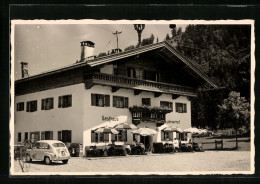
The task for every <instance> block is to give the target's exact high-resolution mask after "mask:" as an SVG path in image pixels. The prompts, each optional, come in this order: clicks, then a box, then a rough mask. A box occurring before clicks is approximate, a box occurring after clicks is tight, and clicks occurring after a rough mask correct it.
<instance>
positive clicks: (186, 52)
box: [10, 19, 255, 176]
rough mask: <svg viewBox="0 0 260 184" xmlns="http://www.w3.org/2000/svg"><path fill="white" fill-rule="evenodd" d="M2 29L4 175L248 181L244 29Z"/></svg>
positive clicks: (247, 35)
mask: <svg viewBox="0 0 260 184" xmlns="http://www.w3.org/2000/svg"><path fill="white" fill-rule="evenodd" d="M10 29H11V95H12V98H11V120H10V163H11V164H10V175H13V176H16V175H55V174H59V175H97V174H101V175H117V174H121V175H151V174H158V175H188V174H191V175H201V174H202V175H203V174H223V175H231V174H254V172H255V166H254V165H255V145H254V136H255V135H254V103H255V96H254V95H255V94H254V85H255V79H254V72H255V56H254V52H255V43H254V41H255V40H254V37H255V36H254V21H253V20H236V21H235V20H234V21H233V20H214V21H203V20H167V21H166V20H160V21H152V20H151V21H147V20H146V21H145V20H132V21H130V20H117V21H112V20H93V19H86V20H53V21H52V20H12V21H11V28H10Z"/></svg>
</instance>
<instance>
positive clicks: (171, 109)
mask: <svg viewBox="0 0 260 184" xmlns="http://www.w3.org/2000/svg"><path fill="white" fill-rule="evenodd" d="M170 108H171V110H172V111H173V108H172V102H170Z"/></svg>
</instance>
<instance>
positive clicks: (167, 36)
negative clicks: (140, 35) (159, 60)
mask: <svg viewBox="0 0 260 184" xmlns="http://www.w3.org/2000/svg"><path fill="white" fill-rule="evenodd" d="M169 39H170V36H169V34H168V33H167V35H166V37H165V40H166V41H167V40H169Z"/></svg>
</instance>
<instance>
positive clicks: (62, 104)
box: [50, 95, 72, 108]
mask: <svg viewBox="0 0 260 184" xmlns="http://www.w3.org/2000/svg"><path fill="white" fill-rule="evenodd" d="M50 104H51V103H50ZM71 106H72V95H64V96H59V104H58V107H59V108H67V107H71Z"/></svg>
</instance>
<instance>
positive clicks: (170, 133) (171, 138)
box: [169, 132, 173, 141]
mask: <svg viewBox="0 0 260 184" xmlns="http://www.w3.org/2000/svg"><path fill="white" fill-rule="evenodd" d="M169 140H170V141H172V140H173V132H169Z"/></svg>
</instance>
